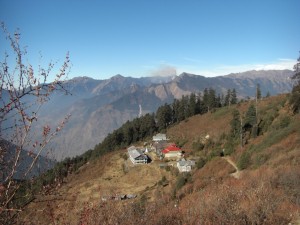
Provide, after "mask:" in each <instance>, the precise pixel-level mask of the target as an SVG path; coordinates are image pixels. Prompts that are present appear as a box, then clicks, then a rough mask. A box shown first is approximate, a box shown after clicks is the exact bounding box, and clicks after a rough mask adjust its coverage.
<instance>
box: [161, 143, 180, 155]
mask: <svg viewBox="0 0 300 225" xmlns="http://www.w3.org/2000/svg"><path fill="white" fill-rule="evenodd" d="M180 151H181V149H180V148H178V147H177V146H176V145H175V144H172V145H170V146H168V147H167V148H165V149H164V150H162V153H164V154H166V153H168V152H180Z"/></svg>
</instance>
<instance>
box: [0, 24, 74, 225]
mask: <svg viewBox="0 0 300 225" xmlns="http://www.w3.org/2000/svg"><path fill="white" fill-rule="evenodd" d="M1 28H2V30H3V33H4V35H5V37H6V40H7V41H8V43H9V44H10V47H11V52H12V53H11V54H12V55H13V56H14V57H15V61H14V63H11V62H12V61H11V58H9V57H10V56H9V54H8V53H5V54H4V59H3V61H1V62H0V99H1V100H0V142H1V146H0V148H1V149H0V167H1V171H2V174H1V175H2V177H1V185H0V223H3V224H8V223H12V219H13V217H14V216H15V215H16V212H19V211H21V210H22V207H23V206H24V204H21V205H18V206H16V205H15V204H14V197H15V196H16V192H17V191H18V190H19V188H20V182H16V181H15V179H14V175H15V174H16V172H17V168H18V165H19V163H20V160H21V155H22V154H23V153H24V151H25V147H26V148H28V147H29V149H27V150H28V151H26V154H28V155H29V156H31V158H32V160H31V162H30V164H29V166H28V167H27V168H26V169H25V171H23V172H22V178H21V179H26V178H28V174H29V173H30V171H31V170H32V168H33V166H34V165H35V164H36V162H37V160H38V158H39V156H40V155H41V153H42V152H43V151H45V148H46V146H47V145H48V143H49V142H50V141H51V140H52V139H53V138H54V137H55V135H56V134H57V133H59V132H60V130H61V129H62V128H63V127H64V126H65V124H66V122H67V121H68V119H69V116H66V117H65V118H64V119H63V121H62V122H61V123H60V124H57V126H56V127H55V128H52V127H51V126H50V125H49V124H44V125H43V127H42V130H41V131H40V135H39V136H40V137H41V138H40V139H32V132H36V131H33V125H34V124H35V123H36V122H37V121H38V116H39V112H40V109H41V107H42V106H43V105H44V104H45V103H46V102H47V101H48V100H49V99H50V97H51V94H53V93H54V92H56V91H62V92H64V93H66V94H67V93H68V91H67V90H66V89H65V88H64V86H63V81H64V79H65V78H66V77H67V74H68V72H69V68H70V59H69V54H67V55H66V58H65V61H64V63H63V64H62V66H61V68H60V70H59V72H58V73H57V74H56V76H55V78H54V80H53V81H51V82H49V81H48V80H49V78H50V76H51V75H52V73H53V71H52V70H53V69H54V68H55V64H54V63H49V65H48V67H47V68H46V69H44V68H42V67H41V66H39V68H38V69H37V70H35V69H34V68H33V66H32V65H31V64H29V63H26V61H27V59H26V58H25V56H26V54H27V51H26V49H25V48H22V47H21V45H20V36H21V35H20V32H19V31H18V30H17V31H16V32H15V33H14V34H13V35H11V34H10V33H9V31H8V30H7V29H6V27H5V25H4V23H1ZM29 98H30V100H29ZM5 139H6V140H7V141H8V142H10V143H11V144H12V145H11V146H9V145H8V144H3V143H7V142H6V140H5ZM12 148H13V150H12ZM12 152H13V154H14V156H13V157H12V162H10V163H7V162H6V161H5V160H4V158H5V156H6V154H8V153H12ZM3 171H6V173H3Z"/></svg>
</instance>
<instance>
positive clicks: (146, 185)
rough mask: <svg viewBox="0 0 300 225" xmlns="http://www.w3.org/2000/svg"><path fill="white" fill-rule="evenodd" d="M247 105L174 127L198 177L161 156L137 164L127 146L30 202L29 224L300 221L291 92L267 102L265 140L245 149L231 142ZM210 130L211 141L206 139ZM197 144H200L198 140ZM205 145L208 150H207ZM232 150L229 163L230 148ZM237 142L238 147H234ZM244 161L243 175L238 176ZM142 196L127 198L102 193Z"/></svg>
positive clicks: (25, 217)
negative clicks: (236, 115) (165, 163)
mask: <svg viewBox="0 0 300 225" xmlns="http://www.w3.org/2000/svg"><path fill="white" fill-rule="evenodd" d="M251 103H253V102H245V103H241V104H239V105H236V106H231V107H228V108H221V109H218V110H217V111H215V112H211V113H208V114H205V115H197V116H194V117H191V118H189V119H187V120H186V121H183V122H181V123H179V124H178V125H174V126H173V127H171V128H170V129H168V130H167V135H168V136H169V137H170V138H171V141H173V142H176V143H178V144H180V145H181V146H183V150H184V151H185V152H186V154H185V156H186V157H188V158H193V159H195V160H196V161H197V164H196V165H197V166H196V167H195V168H194V169H193V171H192V173H191V174H179V173H178V171H177V169H176V168H169V167H167V168H160V167H159V164H160V163H161V162H160V161H158V160H157V161H155V160H154V161H152V163H150V164H148V165H139V166H132V164H130V162H128V159H126V157H125V156H124V154H125V152H126V151H125V150H122V151H117V152H112V153H109V154H106V155H105V156H103V157H101V158H100V159H97V160H95V161H91V162H89V163H88V164H86V165H84V166H83V167H81V168H80V169H79V171H78V172H76V174H72V175H70V176H69V177H68V178H67V180H65V182H64V184H63V185H62V186H61V187H58V188H57V189H55V190H52V192H51V194H48V195H41V196H40V197H38V198H37V199H36V200H35V201H34V202H33V203H31V204H29V206H28V207H27V209H26V210H25V211H24V213H21V216H20V221H22V223H25V224H172V225H173V224H289V223H291V224H297V223H298V224H299V222H300V221H299V219H300V123H299V121H300V115H299V114H297V115H292V114H290V113H289V110H288V105H287V96H286V95H280V96H276V97H271V98H267V99H264V100H261V101H260V102H259V105H258V115H259V116H258V117H259V119H261V124H262V125H261V130H260V133H259V135H258V137H255V138H254V137H248V139H247V142H246V143H245V145H244V146H243V147H241V146H240V143H239V142H237V143H234V144H232V143H228V134H229V133H230V120H231V119H232V111H233V110H234V109H238V110H239V112H240V113H241V115H244V114H245V112H246V111H247V109H248V107H249V105H250V104H251ZM207 135H209V138H205V137H207ZM195 143H196V144H195ZM199 146H200V147H199ZM228 146H229V147H230V148H232V150H231V151H230V152H229V153H228V154H230V155H229V156H226V157H228V158H227V160H224V158H222V157H221V156H220V153H222V149H225V153H226V150H227V148H229V147H228ZM232 146H233V147H232ZM228 159H230V160H231V162H232V164H234V165H237V167H238V169H239V170H241V171H239V172H240V174H239V176H238V177H233V176H232V175H231V174H232V173H235V172H236V168H235V167H234V166H233V165H232V164H230V163H229V162H228ZM116 194H136V195H137V198H135V199H130V200H124V201H105V202H103V201H101V197H102V196H112V195H116Z"/></svg>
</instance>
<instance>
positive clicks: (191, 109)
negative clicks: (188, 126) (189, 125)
mask: <svg viewBox="0 0 300 225" xmlns="http://www.w3.org/2000/svg"><path fill="white" fill-rule="evenodd" d="M188 111H189V112H188V114H189V116H194V115H196V95H195V94H194V93H192V94H191V95H190V97H189V104H188Z"/></svg>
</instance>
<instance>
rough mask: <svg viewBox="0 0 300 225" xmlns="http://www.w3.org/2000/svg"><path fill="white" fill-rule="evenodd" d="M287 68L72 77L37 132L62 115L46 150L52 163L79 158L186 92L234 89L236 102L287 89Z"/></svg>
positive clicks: (45, 110) (289, 85) (289, 84)
mask: <svg viewBox="0 0 300 225" xmlns="http://www.w3.org/2000/svg"><path fill="white" fill-rule="evenodd" d="M292 74H293V72H292V71H290V70H272V71H248V72H244V73H237V74H229V75H226V76H218V77H204V76H200V75H194V74H189V73H182V74H180V75H179V76H175V77H174V76H170V77H141V78H132V77H124V76H122V75H116V76H113V77H111V78H110V79H105V80H95V79H92V78H89V77H77V78H73V79H71V80H68V81H66V82H65V88H67V89H68V90H69V91H70V92H71V93H72V95H70V96H69V95H62V94H61V93H55V94H54V95H53V96H52V97H51V100H50V101H49V103H48V104H47V105H46V106H45V107H43V109H42V111H41V114H40V116H39V125H38V126H37V128H36V129H37V130H38V129H41V126H42V125H43V124H45V123H46V124H50V125H53V126H54V125H55V124H58V123H59V121H61V120H62V119H63V118H64V117H65V115H67V114H71V118H70V120H69V121H68V123H67V125H66V126H65V128H64V129H63V131H62V132H61V133H60V134H59V135H58V136H57V137H56V138H55V139H54V142H53V144H52V146H51V150H52V152H53V154H54V157H55V159H57V160H61V159H63V158H65V157H73V156H76V155H79V154H81V153H83V152H85V151H87V150H89V149H93V148H94V146H95V145H96V144H98V143H100V142H101V141H102V140H103V139H104V138H105V137H106V135H107V134H108V133H110V132H112V131H113V130H114V129H116V128H119V127H120V126H121V125H122V124H123V123H125V122H126V121H127V120H132V119H134V118H136V117H137V116H138V115H139V112H140V106H141V109H142V113H143V114H146V113H152V112H155V111H156V110H157V108H158V107H159V106H160V105H162V104H164V103H172V102H173V100H174V99H175V98H177V99H179V98H181V97H182V96H183V95H189V94H191V93H193V92H194V93H202V92H203V90H204V89H205V88H210V87H211V88H213V89H215V90H216V92H217V93H219V94H224V95H225V94H226V92H227V90H228V89H233V88H234V89H236V92H237V96H238V98H246V97H254V95H255V90H256V85H257V84H259V85H260V89H261V92H262V96H265V95H266V94H267V93H270V94H271V95H276V94H280V93H287V92H290V91H291V88H292V81H291V79H290V77H291V76H292Z"/></svg>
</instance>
